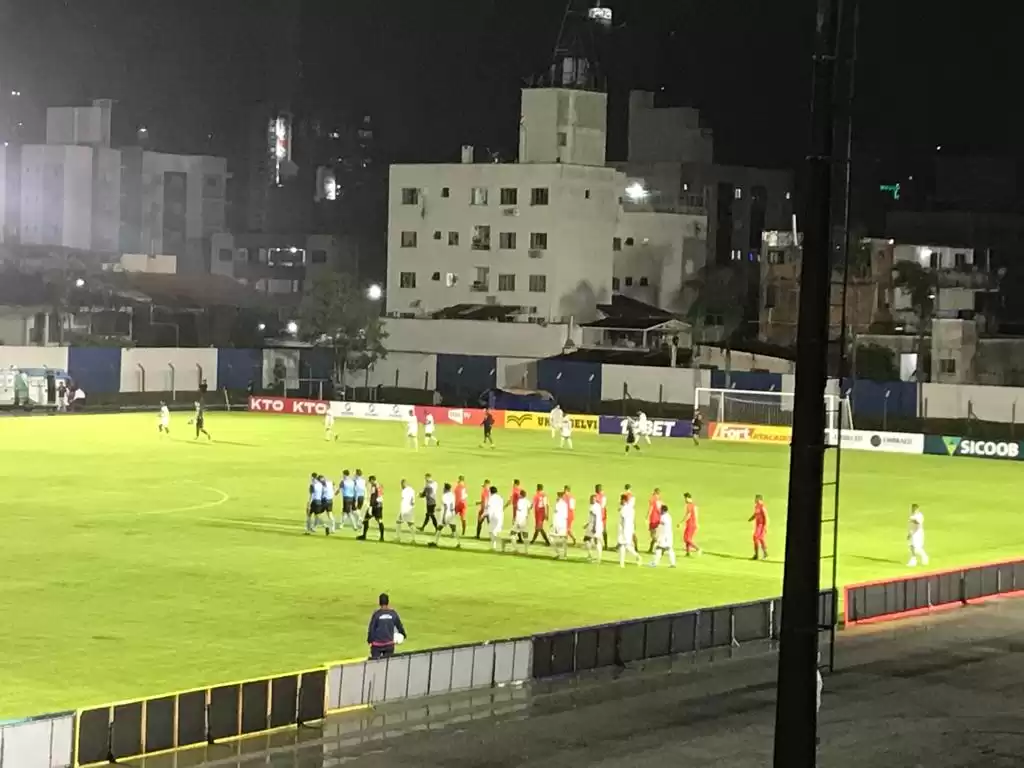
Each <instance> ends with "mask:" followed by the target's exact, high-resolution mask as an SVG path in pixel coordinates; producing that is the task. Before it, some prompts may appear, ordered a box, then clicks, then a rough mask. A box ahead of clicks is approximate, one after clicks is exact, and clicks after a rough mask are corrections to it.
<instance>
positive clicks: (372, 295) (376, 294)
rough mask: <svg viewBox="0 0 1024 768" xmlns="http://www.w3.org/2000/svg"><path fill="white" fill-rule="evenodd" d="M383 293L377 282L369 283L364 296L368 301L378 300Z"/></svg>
mask: <svg viewBox="0 0 1024 768" xmlns="http://www.w3.org/2000/svg"><path fill="white" fill-rule="evenodd" d="M383 295H384V290H383V289H382V288H381V287H380V286H379V285H377V284H374V285H371V286H370V287H369V289H368V290H367V291H366V297H367V298H368V299H369V300H370V301H380V297H381V296H383Z"/></svg>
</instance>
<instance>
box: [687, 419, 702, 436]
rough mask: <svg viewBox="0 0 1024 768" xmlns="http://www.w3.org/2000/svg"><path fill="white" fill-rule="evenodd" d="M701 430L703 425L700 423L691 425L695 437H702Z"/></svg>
mask: <svg viewBox="0 0 1024 768" xmlns="http://www.w3.org/2000/svg"><path fill="white" fill-rule="evenodd" d="M700 430H701V425H700V424H699V423H697V422H694V423H691V424H690V431H691V432H692V433H693V436H694V437H700Z"/></svg>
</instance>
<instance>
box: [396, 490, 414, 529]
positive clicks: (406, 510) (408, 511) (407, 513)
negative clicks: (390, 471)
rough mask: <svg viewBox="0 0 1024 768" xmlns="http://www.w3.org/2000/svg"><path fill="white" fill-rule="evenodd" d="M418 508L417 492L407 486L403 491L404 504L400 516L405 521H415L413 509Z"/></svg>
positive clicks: (402, 503)
mask: <svg viewBox="0 0 1024 768" xmlns="http://www.w3.org/2000/svg"><path fill="white" fill-rule="evenodd" d="M415 506H416V491H414V490H413V489H412V488H411V487H410V486H408V485H407V486H405V488H403V489H402V502H401V507H400V515H401V519H402V520H403V521H409V520H412V519H413V509H414V508H415Z"/></svg>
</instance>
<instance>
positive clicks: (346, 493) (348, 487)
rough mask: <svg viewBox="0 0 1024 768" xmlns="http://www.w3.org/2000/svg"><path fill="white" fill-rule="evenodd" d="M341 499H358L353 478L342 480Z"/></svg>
mask: <svg viewBox="0 0 1024 768" xmlns="http://www.w3.org/2000/svg"><path fill="white" fill-rule="evenodd" d="M341 497H342V498H343V499H354V498H355V497H356V482H355V480H353V479H352V478H351V477H345V478H342V481H341Z"/></svg>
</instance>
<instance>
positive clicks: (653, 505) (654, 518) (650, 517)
mask: <svg viewBox="0 0 1024 768" xmlns="http://www.w3.org/2000/svg"><path fill="white" fill-rule="evenodd" d="M660 524H661V496H659V495H658V494H654V495H653V496H651V501H650V504H648V507H647V527H648V528H657V527H658V526H659V525H660Z"/></svg>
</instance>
